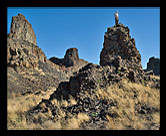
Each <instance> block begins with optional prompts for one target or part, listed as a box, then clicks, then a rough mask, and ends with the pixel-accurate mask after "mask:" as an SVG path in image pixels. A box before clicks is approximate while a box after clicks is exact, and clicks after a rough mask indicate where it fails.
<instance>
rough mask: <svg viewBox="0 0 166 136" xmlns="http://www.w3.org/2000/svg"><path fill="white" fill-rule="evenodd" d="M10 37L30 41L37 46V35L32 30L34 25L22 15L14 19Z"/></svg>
mask: <svg viewBox="0 0 166 136" xmlns="http://www.w3.org/2000/svg"><path fill="white" fill-rule="evenodd" d="M9 37H10V38H12V39H14V40H20V41H28V42H30V43H33V44H35V45H37V42H36V35H35V33H34V31H33V29H32V25H31V24H30V23H29V21H28V20H27V19H26V18H25V16H24V15H22V14H18V15H17V16H13V17H12V23H11V28H10V33H9Z"/></svg>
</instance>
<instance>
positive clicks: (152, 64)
mask: <svg viewBox="0 0 166 136" xmlns="http://www.w3.org/2000/svg"><path fill="white" fill-rule="evenodd" d="M151 70H153V73H154V74H155V75H160V59H158V58H155V57H151V58H149V62H148V63H147V71H151Z"/></svg>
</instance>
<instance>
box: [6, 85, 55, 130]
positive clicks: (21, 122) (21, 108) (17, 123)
mask: <svg viewBox="0 0 166 136" xmlns="http://www.w3.org/2000/svg"><path fill="white" fill-rule="evenodd" d="M54 90H55V88H52V89H50V90H49V91H48V92H42V93H41V94H39V95H34V94H28V95H25V96H22V95H17V93H12V94H10V97H8V100H7V127H8V129H9V130H10V129H28V128H30V127H31V126H29V125H28V123H27V122H26V118H25V113H26V111H28V110H29V109H30V108H32V107H34V106H36V105H37V104H39V102H40V101H41V100H42V98H44V99H48V98H49V97H50V94H52V93H53V91H54Z"/></svg>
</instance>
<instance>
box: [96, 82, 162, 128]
mask: <svg viewBox="0 0 166 136" xmlns="http://www.w3.org/2000/svg"><path fill="white" fill-rule="evenodd" d="M99 92H100V91H99ZM99 92H98V93H97V94H100V95H99V96H100V97H106V94H107V98H108V99H111V100H113V101H114V102H116V103H117V107H118V108H117V107H112V108H111V109H110V111H111V112H112V113H116V114H117V115H118V117H117V118H110V117H109V116H107V119H108V120H109V123H108V127H109V128H110V129H126V128H127V127H129V126H132V128H134V129H146V127H145V125H146V123H147V124H148V123H149V121H147V120H146V119H145V118H140V117H139V116H138V114H137V113H136V111H135V105H136V104H138V103H142V104H146V105H148V106H149V107H154V108H158V109H160V91H159V90H157V89H152V88H150V87H146V86H143V85H142V84H137V83H131V82H128V81H126V80H123V81H121V82H120V83H119V84H116V85H114V86H109V87H108V89H107V91H106V93H99ZM135 93H136V95H137V97H136V98H134V95H135ZM102 95H103V96H102ZM152 117H153V123H154V122H155V123H160V114H159V113H154V114H152Z"/></svg>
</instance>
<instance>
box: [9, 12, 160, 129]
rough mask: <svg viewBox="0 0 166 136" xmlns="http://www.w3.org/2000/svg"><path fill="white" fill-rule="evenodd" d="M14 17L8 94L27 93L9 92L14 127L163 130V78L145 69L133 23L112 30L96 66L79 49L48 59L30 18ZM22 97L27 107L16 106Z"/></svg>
mask: <svg viewBox="0 0 166 136" xmlns="http://www.w3.org/2000/svg"><path fill="white" fill-rule="evenodd" d="M13 18H14V19H15V18H18V19H15V21H12V25H15V26H17V25H16V24H19V23H21V25H18V27H19V26H20V28H17V27H16V28H15V29H16V30H15V29H13V28H14V26H11V32H10V34H9V36H8V44H7V46H8V92H22V93H21V95H20V96H18V97H16V93H14V94H13V93H11V94H12V95H13V96H10V95H9V96H10V97H9V96H8V103H9V105H8V113H9V114H8V128H9V129H20V128H21V129H111V130H112V129H125V130H131V129H150V130H151V129H159V128H160V77H158V76H152V75H148V74H145V72H144V71H143V70H142V66H141V55H140V54H139V51H138V50H137V48H136V45H135V40H134V38H131V36H130V33H129V32H130V30H129V28H128V27H125V26H124V25H123V24H119V25H116V26H114V27H109V28H108V29H107V32H106V33H105V36H104V44H103V49H102V51H101V53H100V65H97V64H92V63H88V62H86V61H84V60H82V59H80V58H79V55H78V49H76V48H70V49H68V50H67V51H66V54H65V56H64V58H63V59H59V58H56V57H52V58H50V59H49V60H47V58H46V57H45V55H44V53H43V52H42V50H41V49H40V48H39V47H38V46H37V44H36V42H35V41H34V39H35V37H34V35H33V34H34V32H30V31H33V30H32V29H31V30H28V31H27V30H26V29H30V28H31V25H30V24H29V22H28V21H27V20H26V19H25V17H24V16H23V15H21V14H19V15H18V16H17V17H13ZM25 22H26V23H25ZM14 23H16V24H14ZM22 24H26V25H23V27H22ZM28 27H29V28H28ZM12 29H13V30H12ZM25 30H26V31H25ZM14 31H16V32H14ZM27 32H28V33H29V35H31V36H26V35H27ZM12 33H14V34H15V33H18V34H16V36H13V37H12V36H11V35H12ZM17 35H18V36H17ZM19 35H20V36H19ZM32 39H33V40H32ZM26 49H27V51H26ZM27 52H28V53H27ZM24 57H25V59H24ZM23 101H26V102H27V103H26V104H24V108H23V109H21V110H20V109H19V108H16V109H15V110H14V111H13V110H12V107H14V106H16V105H15V103H16V102H17V107H18V105H21V103H22V102H23ZM14 102H15V103H14ZM16 115H17V116H16ZM16 120H17V121H16ZM19 121H20V122H19ZM23 124H24V125H23Z"/></svg>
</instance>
